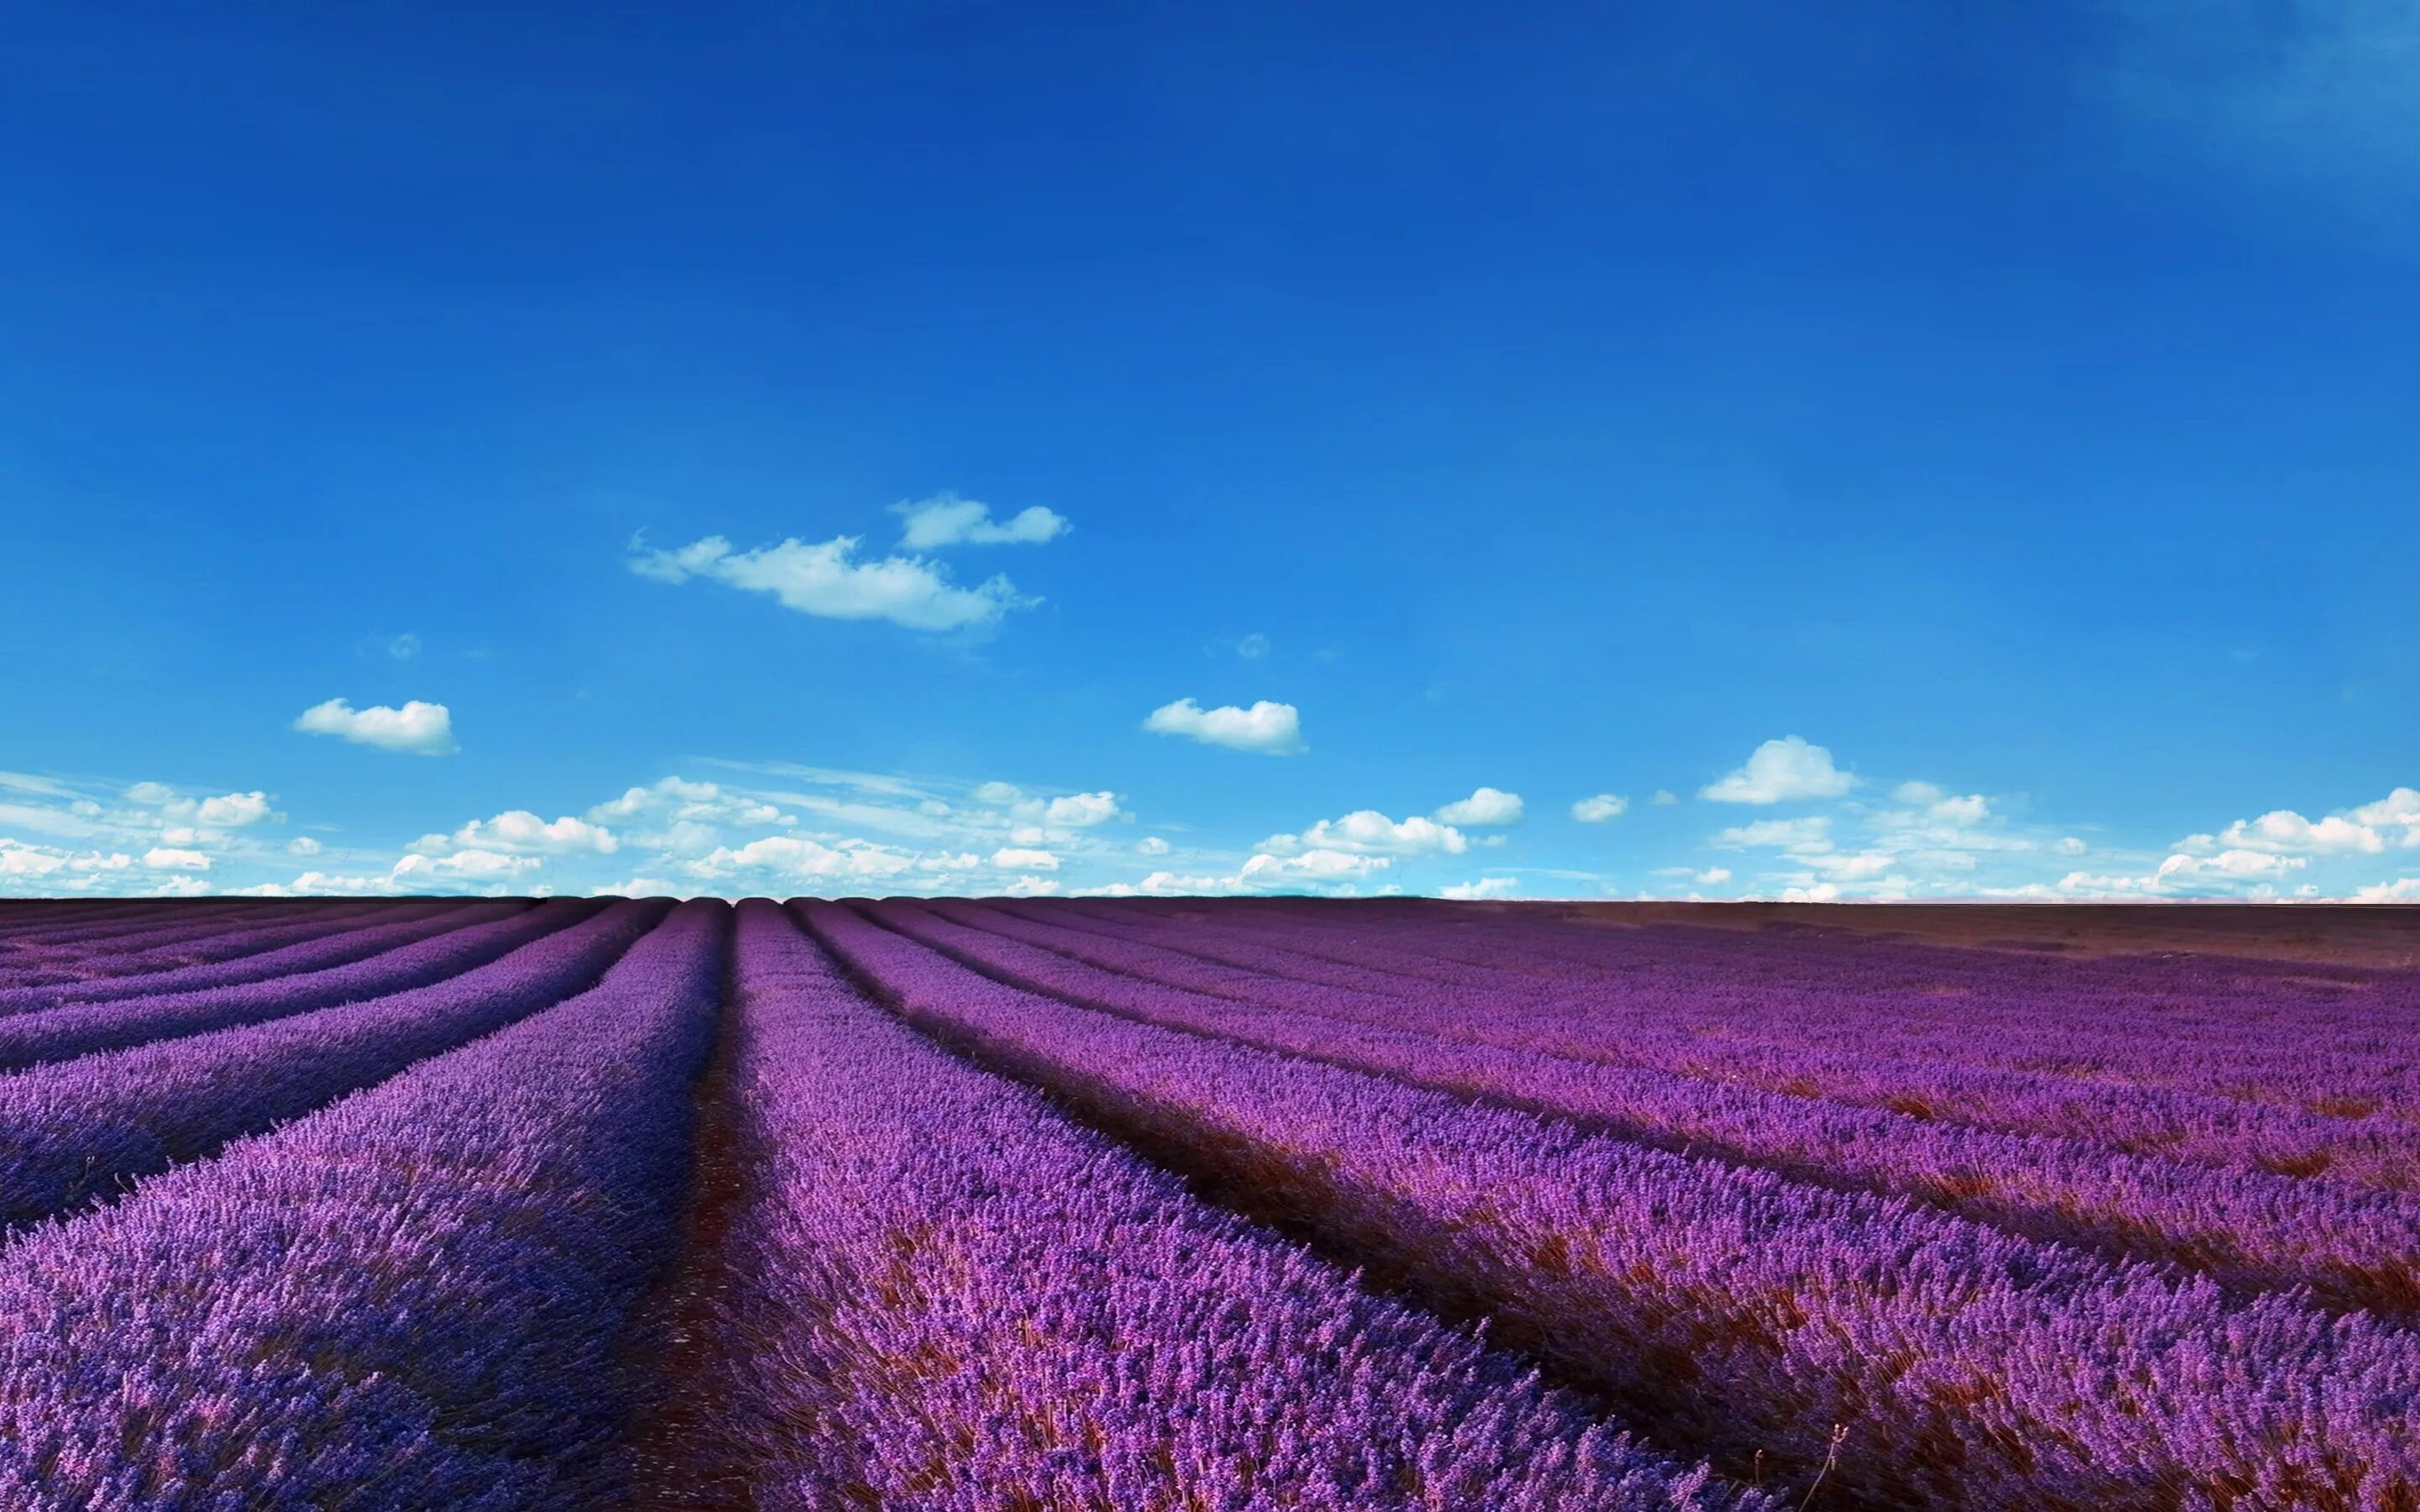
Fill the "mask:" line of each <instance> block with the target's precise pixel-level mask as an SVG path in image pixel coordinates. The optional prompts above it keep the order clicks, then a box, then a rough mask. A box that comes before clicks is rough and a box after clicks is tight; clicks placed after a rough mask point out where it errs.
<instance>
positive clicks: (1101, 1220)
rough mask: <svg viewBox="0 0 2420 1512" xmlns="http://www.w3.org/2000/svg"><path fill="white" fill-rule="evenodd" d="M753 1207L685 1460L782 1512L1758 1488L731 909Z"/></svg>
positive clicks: (782, 924) (1417, 1503)
mask: <svg viewBox="0 0 2420 1512" xmlns="http://www.w3.org/2000/svg"><path fill="white" fill-rule="evenodd" d="M735 981H736V986H737V991H738V994H739V1017H738V1021H737V1046H738V1048H737V1069H736V1072H735V1082H734V1086H733V1088H732V1093H731V1096H732V1100H733V1103H734V1104H735V1106H736V1107H737V1110H738V1115H739V1128H738V1131H737V1147H736V1149H735V1152H734V1155H735V1160H736V1161H737V1165H738V1166H739V1168H740V1169H742V1170H743V1171H745V1172H747V1173H748V1176H749V1181H748V1186H747V1189H746V1195H745V1200H744V1201H743V1203H742V1205H741V1207H740V1208H739V1210H738V1213H737V1217H736V1219H735V1220H734V1222H733V1224H732V1226H731V1228H730V1229H729V1231H728V1233H727V1235H726V1238H725V1240H724V1253H725V1256H726V1264H727V1272H726V1274H727V1282H726V1284H725V1285H724V1286H723V1287H722V1288H721V1290H720V1291H719V1293H718V1295H719V1298H720V1304H719V1306H718V1307H717V1310H716V1313H715V1316H714V1319H713V1323H712V1327H711V1328H710V1329H709V1331H708V1332H709V1334H710V1336H712V1337H713V1338H714V1339H716V1340H717V1342H718V1344H719V1346H720V1348H719V1350H718V1351H717V1353H716V1356H715V1358H714V1361H713V1363H712V1366H711V1368H709V1369H708V1370H707V1371H706V1372H705V1373H703V1374H702V1376H701V1377H700V1379H699V1380H698V1381H697V1382H696V1385H697V1388H698V1395H699V1397H700V1402H699V1406H698V1410H697V1411H696V1412H695V1413H694V1416H695V1419H696V1421H697V1422H698V1423H699V1424H700V1425H702V1428H701V1431H700V1432H699V1433H698V1434H697V1435H696V1436H695V1437H694V1438H693V1439H692V1441H691V1443H690V1445H689V1447H690V1454H691V1456H692V1458H691V1460H690V1462H689V1463H688V1464H686V1465H683V1466H681V1467H679V1468H677V1469H676V1470H675V1473H674V1474H673V1475H672V1476H671V1477H670V1478H672V1479H674V1480H698V1481H702V1482H703V1483H704V1484H707V1485H715V1484H727V1485H730V1486H732V1487H734V1488H735V1489H737V1495H736V1496H735V1497H734V1498H732V1499H733V1500H735V1501H739V1502H743V1503H744V1504H748V1505H752V1506H755V1507H759V1508H763V1509H766V1512H793V1509H795V1512H806V1509H819V1508H826V1507H842V1506H854V1507H898V1508H907V1507H914V1508H918V1509H920V1512H944V1509H952V1512H978V1509H998V1508H1008V1507H1019V1506H1022V1507H1067V1508H1078V1507H1101V1508H1125V1507H1160V1506H1165V1507H1186V1508H1193V1509H1198V1512H1230V1509H1232V1512H1245V1509H1248V1508H1249V1509H1262V1508H1272V1507H1279V1506H1285V1507H1302V1508H1312V1509H1318V1508H1326V1509H1330V1512H1348V1509H1350V1512H1382V1509H1397V1508H1401V1509H1406V1512H1408V1509H1413V1508H1435V1509H1439V1512H1443V1509H1449V1508H1468V1507H1487V1508H1496V1509H1502V1512H1549V1509H1556V1512H1583V1509H1589V1512H1596V1509H1606V1512H1610V1509H1614V1508H1632V1507H1637V1508H1648V1507H1658V1508H1672V1507H1695V1508H1714V1507H1722V1506H1738V1507H1742V1508H1747V1507H1761V1506H1767V1505H1769V1504H1768V1503H1766V1502H1765V1501H1764V1500H1763V1499H1762V1498H1761V1497H1753V1496H1745V1495H1742V1496H1737V1497H1734V1496H1733V1495H1732V1494H1730V1492H1728V1491H1726V1490H1725V1489H1722V1488H1721V1487H1719V1486H1718V1485H1714V1484H1711V1483H1710V1477H1709V1475H1708V1473H1706V1472H1705V1471H1704V1470H1703V1469H1702V1468H1700V1469H1699V1470H1697V1471H1694V1472H1679V1471H1676V1470H1674V1469H1673V1468H1672V1467H1671V1466H1669V1465H1668V1463H1666V1462H1664V1461H1662V1460H1660V1459H1658V1458H1654V1457H1652V1456H1651V1455H1649V1454H1647V1453H1645V1452H1643V1451H1641V1450H1640V1449H1638V1448H1637V1447H1635V1446H1634V1445H1632V1444H1631V1443H1629V1442H1628V1441H1627V1440H1625V1439H1623V1438H1621V1436H1619V1435H1617V1434H1614V1433H1613V1432H1611V1431H1610V1430H1608V1429H1606V1428H1605V1427H1602V1426H1599V1425H1597V1424H1595V1423H1594V1422H1593V1421H1592V1420H1591V1419H1590V1417H1589V1416H1588V1415H1587V1414H1585V1413H1584V1412H1581V1411H1580V1410H1579V1409H1578V1408H1577V1407H1576V1405H1575V1404H1574V1403H1573V1402H1571V1401H1570V1400H1568V1399H1567V1398H1565V1397H1563V1396H1560V1395H1559V1394H1556V1393H1550V1392H1546V1391H1543V1390H1542V1389H1541V1388H1540V1387H1539V1385H1538V1384H1537V1382H1536V1381H1535V1380H1534V1379H1533V1378H1532V1377H1531V1376H1530V1375H1529V1374H1528V1372H1526V1371H1524V1370H1522V1369H1520V1368H1518V1367H1516V1366H1514V1365H1512V1364H1511V1363H1510V1362H1508V1361H1507V1360H1506V1359H1504V1358H1503V1357H1502V1356H1500V1355H1496V1354H1492V1353H1490V1352H1489V1351H1487V1350H1484V1349H1483V1348H1482V1347H1481V1345H1480V1343H1479V1342H1478V1340H1477V1339H1475V1338H1474V1337H1472V1336H1470V1335H1464V1334H1456V1333H1451V1332H1448V1331H1446V1330H1443V1329H1440V1328H1438V1327H1437V1326H1436V1325H1435V1323H1434V1322H1433V1321H1431V1320H1430V1319H1426V1318H1424V1317H1421V1316H1420V1315H1419V1314H1416V1313H1413V1312H1409V1311H1407V1310H1405V1309H1404V1308H1403V1307H1401V1306H1399V1305H1396V1304H1390V1303H1388V1302H1385V1301H1382V1300H1379V1299H1376V1298H1373V1297H1371V1296H1369V1295H1367V1294H1365V1293H1363V1292H1361V1291H1360V1290H1358V1289H1357V1288H1356V1287H1355V1286H1354V1285H1353V1284H1352V1282H1351V1281H1350V1279H1349V1278H1347V1277H1346V1276H1345V1275H1344V1274H1342V1273H1340V1272H1337V1271H1334V1270H1332V1269H1330V1268H1328V1267H1327V1266H1326V1265H1324V1264H1322V1263H1320V1262H1319V1261H1317V1260H1314V1259H1312V1258H1311V1257H1309V1256H1308V1255H1306V1254H1304V1253H1303V1252H1301V1251H1300V1250H1298V1249H1296V1248H1295V1247H1294V1246H1292V1245H1289V1244H1285V1243H1282V1242H1279V1241H1277V1240H1275V1239H1273V1238H1272V1237H1270V1236H1268V1235H1267V1234H1265V1233H1264V1232H1262V1231H1260V1230H1256V1229H1254V1228H1251V1227H1249V1226H1247V1225H1244V1224H1241V1223H1238V1222H1236V1221H1234V1220H1233V1219H1232V1218H1229V1217H1226V1216H1225V1215H1223V1214H1219V1213H1218V1212H1216V1211H1212V1210H1209V1209H1205V1208H1203V1207H1202V1206H1201V1205H1200V1204H1198V1203H1196V1202H1195V1201H1194V1200H1193V1199H1191V1198H1190V1197H1189V1196H1187V1194H1186V1192H1185V1191H1184V1189H1183V1187H1182V1186H1181V1185H1179V1184H1178V1183H1177V1182H1175V1181H1173V1180H1170V1179H1168V1178H1167V1177H1166V1176H1164V1175H1163V1174H1161V1173H1159V1172H1157V1171H1156V1170H1154V1169H1153V1168H1151V1167H1150V1166H1148V1165H1144V1164H1143V1163H1141V1162H1140V1161H1138V1160H1136V1159H1134V1158H1133V1157H1132V1156H1131V1155H1129V1154H1127V1153H1126V1152H1125V1151H1124V1150H1122V1149H1119V1148H1118V1147H1116V1146H1114V1145H1112V1144H1110V1143H1109V1142H1108V1141H1106V1140H1103V1139H1101V1138H1100V1137H1098V1136H1096V1135H1093V1134H1087V1133H1084V1132H1082V1131H1079V1130H1078V1129H1076V1128H1073V1127H1071V1126H1070V1125H1068V1124H1066V1123H1065V1122H1063V1120H1061V1119H1059V1118H1058V1116H1057V1115H1055V1114H1054V1113H1052V1112H1051V1111H1050V1110H1049V1108H1048V1107H1047V1105H1046V1104H1045V1103H1043V1101H1042V1100H1041V1099H1040V1098H1038V1097H1036V1096H1034V1095H1033V1094H1032V1093H1031V1092H1029V1091H1026V1090H1025V1089H1023V1088H1017V1087H1016V1086H1015V1085H1014V1084H1011V1083H1006V1082H1002V1081H1000V1080H998V1079H996V1078H993V1077H989V1076H985V1075H984V1074H982V1073H980V1072H975V1071H972V1070H970V1069H968V1068H966V1067H963V1066H960V1065H958V1064H956V1063H955V1062H954V1061H952V1060H951V1059H950V1058H949V1057H947V1056H945V1055H942V1054H940V1053H939V1052H937V1051H935V1050H933V1049H931V1048H930V1047H929V1046H927V1045H925V1044H923V1042H922V1041H919V1039H918V1038H917V1036H915V1035H914V1034H913V1033H911V1032H909V1031H908V1030H907V1029H905V1028H902V1027H901V1026H898V1025H897V1024H895V1023H893V1022H892V1021H891V1020H890V1019H889V1018H888V1017H887V1016H886V1015H885V1014H883V1013H882V1012H880V1011H878V1010H876V1009H875V1008H873V1007H872V1006H870V1005H869V1004H867V1003H866V1002H865V1001H864V1000H863V999H862V998H861V997H860V996H859V995H857V994H856V993H855V992H854V991H853V990H852V989H851V988H850V987H849V986H848V985H847V983H846V982H845V980H842V979H841V978H840V977H839V976H838V975H837V974H836V972H835V971H834V970H833V968H832V966H831V964H830V961H829V960H828V958H827V957H826V956H825V955H824V953H823V952H822V951H821V950H820V949H817V948H816V947H815V946H814V945H813V944H811V943H810V942H808V941H807V940H806V939H805V938H804V937H803V936H802V935H800V934H799V932H798V929H797V928H796V926H795V925H794V924H793V923H792V922H791V921H790V920H788V919H787V918H784V917H783V914H782V913H781V911H780V910H779V909H778V908H777V907H775V906H774V905H773V904H770V903H762V902H754V903H743V904H741V905H740V912H739V922H738V935H737V958H736V975H735Z"/></svg>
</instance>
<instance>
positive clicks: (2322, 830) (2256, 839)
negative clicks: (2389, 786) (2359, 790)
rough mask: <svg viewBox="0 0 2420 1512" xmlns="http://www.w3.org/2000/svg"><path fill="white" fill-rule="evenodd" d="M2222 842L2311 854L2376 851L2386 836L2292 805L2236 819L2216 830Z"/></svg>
mask: <svg viewBox="0 0 2420 1512" xmlns="http://www.w3.org/2000/svg"><path fill="white" fill-rule="evenodd" d="M2218 843H2219V844H2220V845H2221V846H2231V847H2234V848H2236V849H2239V850H2250V851H2269V852H2273V853H2279V854H2287V853H2291V854H2297V855H2311V856H2329V855H2350V854H2353V853H2367V854H2371V855H2375V854H2376V853H2378V852H2380V851H2382V850H2384V849H2386V839H2385V837H2384V836H2382V835H2381V834H2380V833H2379V832H2378V831H2377V830H2376V829H2375V828H2373V827H2371V826H2370V825H2365V824H2359V823H2356V822H2355V821H2353V820H2350V819H2345V818H2340V817H2336V816H2333V815H2332V816H2330V817H2328V818H2325V819H2320V820H2317V821H2313V820H2309V819H2305V818H2304V817H2303V816H2302V815H2301V814H2298V813H2296V812H2294V810H2291V809H2278V810H2272V811H2271V812H2269V813H2265V814H2262V815H2261V816H2260V817H2259V818H2257V819H2249V820H2246V819H2239V820H2237V821H2236V822H2235V823H2233V824H2231V825H2227V826H2226V828H2225V829H2223V830H2221V831H2219V833H2218Z"/></svg>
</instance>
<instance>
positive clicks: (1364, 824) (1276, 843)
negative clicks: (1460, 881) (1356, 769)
mask: <svg viewBox="0 0 2420 1512" xmlns="http://www.w3.org/2000/svg"><path fill="white" fill-rule="evenodd" d="M1469 847H1470V841H1469V840H1468V838H1467V837H1466V836H1465V835H1464V834H1463V832H1462V831H1461V830H1459V829H1456V828H1455V827H1454V826H1453V825H1440V824H1438V823H1437V822H1436V821H1435V820H1434V819H1423V818H1421V817H1420V816H1419V815H1418V814H1415V815H1413V816H1412V817H1411V818H1409V819H1404V820H1394V819H1389V818H1388V817H1387V816H1386V815H1385V814H1382V813H1380V812H1379V811H1378V810H1375V809H1358V810H1354V811H1353V812H1352V813H1349V814H1346V815H1345V816H1344V817H1343V818H1342V819H1322V820H1320V821H1319V822H1318V823H1316V824H1314V825H1311V827H1310V828H1308V829H1306V830H1304V831H1303V832H1302V833H1301V834H1299V835H1272V836H1270V837H1269V838H1268V839H1267V840H1265V841H1262V842H1261V849H1263V850H1264V851H1268V852H1271V853H1273V854H1275V855H1279V856H1293V855H1296V854H1298V853H1301V852H1305V851H1315V850H1331V851H1339V852H1346V853H1350V854H1353V855H1357V856H1382V855H1383V856H1435V855H1446V856H1460V855H1461V854H1462V853H1463V852H1464V851H1466V850H1467V849H1469Z"/></svg>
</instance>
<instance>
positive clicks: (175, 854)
mask: <svg viewBox="0 0 2420 1512" xmlns="http://www.w3.org/2000/svg"><path fill="white" fill-rule="evenodd" d="M143 864H144V865H145V866H147V867H149V868H150V869H151V870H152V871H154V872H169V871H182V872H207V871H209V869H210V858H209V856H205V855H203V854H202V853H201V852H199V851H188V850H179V849H176V848H174V847H171V846H162V845H155V846H153V847H152V848H151V849H149V850H147V851H146V852H144V853H143Z"/></svg>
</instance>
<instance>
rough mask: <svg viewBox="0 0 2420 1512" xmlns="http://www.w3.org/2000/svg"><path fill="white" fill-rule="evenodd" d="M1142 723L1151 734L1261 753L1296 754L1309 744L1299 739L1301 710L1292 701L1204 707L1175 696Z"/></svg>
mask: <svg viewBox="0 0 2420 1512" xmlns="http://www.w3.org/2000/svg"><path fill="white" fill-rule="evenodd" d="M1142 727H1143V728H1144V729H1145V730H1148V731H1150V732H1151V733H1154V734H1159V735H1183V736H1185V737H1186V738H1187V739H1190V740H1199V741H1201V742H1202V743H1203V744H1204V745H1209V746H1225V747H1228V748H1231V749H1234V750H1250V751H1258V752H1260V753H1261V754H1262V755H1264V756H1295V755H1299V754H1301V753H1302V752H1303V751H1304V750H1306V749H1308V748H1307V747H1306V746H1304V745H1303V743H1302V716H1301V714H1300V713H1299V712H1298V711H1297V710H1296V709H1295V706H1294V705H1293V704H1291V703H1273V702H1269V701H1268V700H1266V699H1263V700H1261V701H1260V702H1256V703H1254V704H1253V705H1252V706H1251V707H1250V708H1249V709H1240V708H1237V707H1235V706H1234V705H1233V704H1228V705H1226V706H1224V707H1221V708H1216V709H1204V708H1203V707H1202V705H1200V704H1199V703H1196V702H1193V701H1192V700H1191V699H1189V698H1187V699H1178V700H1177V701H1176V702H1173V703H1167V704H1162V705H1161V706H1160V707H1158V708H1156V709H1154V710H1152V711H1151V717H1149V718H1147V719H1145V720H1143V722H1142Z"/></svg>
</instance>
